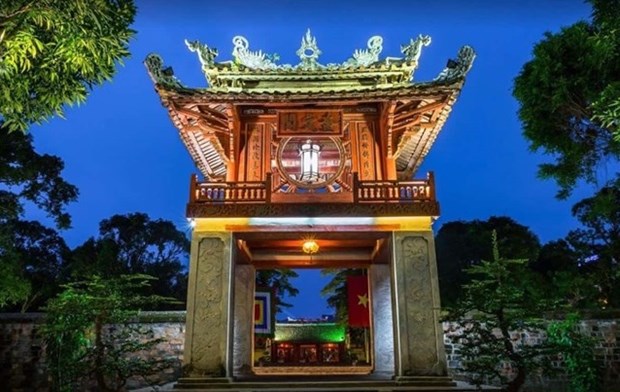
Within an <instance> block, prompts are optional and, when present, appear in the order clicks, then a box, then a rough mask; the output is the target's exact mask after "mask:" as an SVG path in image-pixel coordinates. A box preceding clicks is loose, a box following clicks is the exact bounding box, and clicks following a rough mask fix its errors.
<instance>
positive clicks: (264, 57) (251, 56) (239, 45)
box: [232, 35, 279, 70]
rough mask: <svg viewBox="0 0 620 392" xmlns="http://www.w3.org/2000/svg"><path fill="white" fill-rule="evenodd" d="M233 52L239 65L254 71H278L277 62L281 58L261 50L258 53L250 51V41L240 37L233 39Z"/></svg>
mask: <svg viewBox="0 0 620 392" xmlns="http://www.w3.org/2000/svg"><path fill="white" fill-rule="evenodd" d="M233 45H234V48H233V52H232V55H233V57H234V58H235V61H236V62H237V63H239V64H242V65H245V66H246V67H248V68H252V69H263V70H265V69H276V68H278V66H277V65H276V64H275V61H278V58H279V56H278V55H277V54H271V55H269V54H266V53H263V52H262V51H261V50H259V51H258V52H252V51H250V50H249V47H250V44H249V43H248V40H247V39H246V38H245V37H243V36H240V35H237V36H235V37H234V38H233Z"/></svg>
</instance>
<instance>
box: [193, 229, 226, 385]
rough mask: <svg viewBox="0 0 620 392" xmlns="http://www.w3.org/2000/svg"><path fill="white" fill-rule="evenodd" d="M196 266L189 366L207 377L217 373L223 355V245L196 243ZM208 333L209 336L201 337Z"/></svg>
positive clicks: (212, 240) (215, 240)
mask: <svg viewBox="0 0 620 392" xmlns="http://www.w3.org/2000/svg"><path fill="white" fill-rule="evenodd" d="M198 246H199V249H198V258H197V260H196V262H197V263H198V264H197V266H196V271H197V272H196V275H197V276H196V292H195V293H194V298H195V299H194V301H195V304H194V314H193V324H194V329H193V336H192V350H191V353H192V358H191V361H192V366H193V367H195V368H198V369H203V370H204V371H207V372H210V373H217V372H219V370H220V369H219V368H220V366H221V364H222V363H223V358H222V354H223V353H224V352H225V351H224V349H223V347H222V344H225V341H222V336H225V334H226V331H225V329H226V326H225V325H222V314H223V313H226V309H225V304H224V303H223V302H224V301H223V297H222V292H223V287H222V285H223V284H226V282H227V279H225V278H224V276H222V275H223V263H224V262H225V258H224V248H225V244H224V241H223V240H222V239H220V238H213V237H208V238H203V239H202V240H201V241H200V243H199V245H198ZM205 331H209V333H205Z"/></svg>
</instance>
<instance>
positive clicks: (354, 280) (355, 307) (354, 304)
mask: <svg viewBox="0 0 620 392" xmlns="http://www.w3.org/2000/svg"><path fill="white" fill-rule="evenodd" d="M347 294H348V300H349V301H348V305H349V326H350V327H370V312H369V310H370V295H369V293H368V277H367V276H365V275H357V276H347Z"/></svg>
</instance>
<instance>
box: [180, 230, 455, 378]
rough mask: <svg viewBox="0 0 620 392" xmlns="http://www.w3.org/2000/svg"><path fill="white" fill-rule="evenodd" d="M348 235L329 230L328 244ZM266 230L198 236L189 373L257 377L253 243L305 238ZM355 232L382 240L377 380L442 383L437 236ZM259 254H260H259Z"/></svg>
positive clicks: (377, 277)
mask: <svg viewBox="0 0 620 392" xmlns="http://www.w3.org/2000/svg"><path fill="white" fill-rule="evenodd" d="M315 229H316V228H315ZM343 230H344V229H342V230H340V231H336V232H333V231H327V233H328V234H327V235H323V234H321V235H322V237H321V238H327V239H330V238H332V239H337V240H340V241H341V243H345V242H346V238H345V237H346V234H343V233H346V232H345V231H343ZM266 232H267V233H269V235H266ZM266 232H263V231H261V230H260V229H259V230H256V229H252V230H247V231H244V232H242V233H240V232H234V231H232V230H231V231H227V232H221V231H220V232H206V231H196V232H195V233H194V236H193V241H192V261H191V267H190V281H189V296H188V319H187V340H186V354H185V359H184V361H185V363H186V364H187V365H188V369H189V371H190V374H192V372H193V374H194V375H201V376H209V377H228V378H234V377H240V376H245V375H251V374H252V365H253V364H252V336H253V303H254V279H253V277H254V273H255V263H258V262H259V261H260V259H261V258H260V257H255V259H258V260H251V256H252V244H251V243H248V242H249V239H251V238H259V239H260V241H261V242H262V243H263V244H264V243H266V241H268V239H269V238H271V239H273V240H274V241H290V238H291V237H294V236H298V234H296V231H293V230H291V231H279V232H273V230H271V231H270V230H267V231H266ZM291 233H295V234H291ZM350 233H353V234H351V236H350V237H351V239H354V238H359V237H360V236H367V237H371V238H372V237H373V236H374V239H373V241H375V243H376V244H378V243H379V242H381V245H380V246H375V247H373V250H372V252H371V253H372V255H373V257H374V258H376V260H375V261H376V262H370V263H368V262H367V261H366V263H367V267H368V271H369V281H370V290H371V298H372V300H371V301H372V310H373V311H372V331H373V334H372V336H373V345H372V347H373V348H372V357H373V358H374V370H373V374H375V375H376V376H380V377H385V378H391V377H396V378H398V379H409V378H415V377H420V376H436V377H441V378H443V376H445V375H446V374H447V373H446V372H447V368H446V360H445V353H444V348H443V334H442V330H441V328H440V324H439V322H438V317H439V294H438V287H437V272H436V262H435V251H434V242H433V236H432V232H430V231H395V230H392V231H378V230H376V228H373V227H368V228H367V231H360V230H359V228H358V230H356V231H355V232H350ZM253 236H254V237H253ZM343 238H344V239H343ZM244 241H245V243H244ZM342 241H345V242H342ZM246 248H247V249H246ZM336 248H337V247H336ZM340 251H343V249H342V248H341V249H340ZM350 251H351V252H353V250H350ZM343 252H344V253H346V251H343ZM255 253H256V254H260V251H259V250H258V248H256V249H255ZM344 253H343V254H344ZM248 259H250V260H248ZM294 259H295V258H291V259H289V260H288V261H287V260H284V259H282V260H280V261H279V265H281V266H295V262H294ZM264 260H265V259H264V258H263V261H264ZM371 261H372V260H371ZM313 262H314V265H315V266H316V267H321V266H324V265H325V264H324V263H326V262H327V261H326V260H322V259H321V258H315V259H314V260H313Z"/></svg>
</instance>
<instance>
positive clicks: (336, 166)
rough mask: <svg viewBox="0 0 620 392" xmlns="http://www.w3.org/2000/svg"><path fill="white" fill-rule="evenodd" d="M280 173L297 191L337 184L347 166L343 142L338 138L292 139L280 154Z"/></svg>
mask: <svg viewBox="0 0 620 392" xmlns="http://www.w3.org/2000/svg"><path fill="white" fill-rule="evenodd" d="M277 157H278V170H279V171H280V173H281V174H282V176H283V177H285V178H287V179H288V181H289V182H290V183H291V184H294V185H295V186H297V188H307V189H317V188H322V187H325V186H327V185H330V184H331V183H333V182H334V181H335V180H336V179H337V178H339V177H340V175H341V174H342V171H343V170H344V166H345V154H344V148H343V146H342V143H341V142H340V140H339V139H338V138H335V137H289V138H285V139H283V140H282V141H281V143H280V144H279V146H278V151H277Z"/></svg>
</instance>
